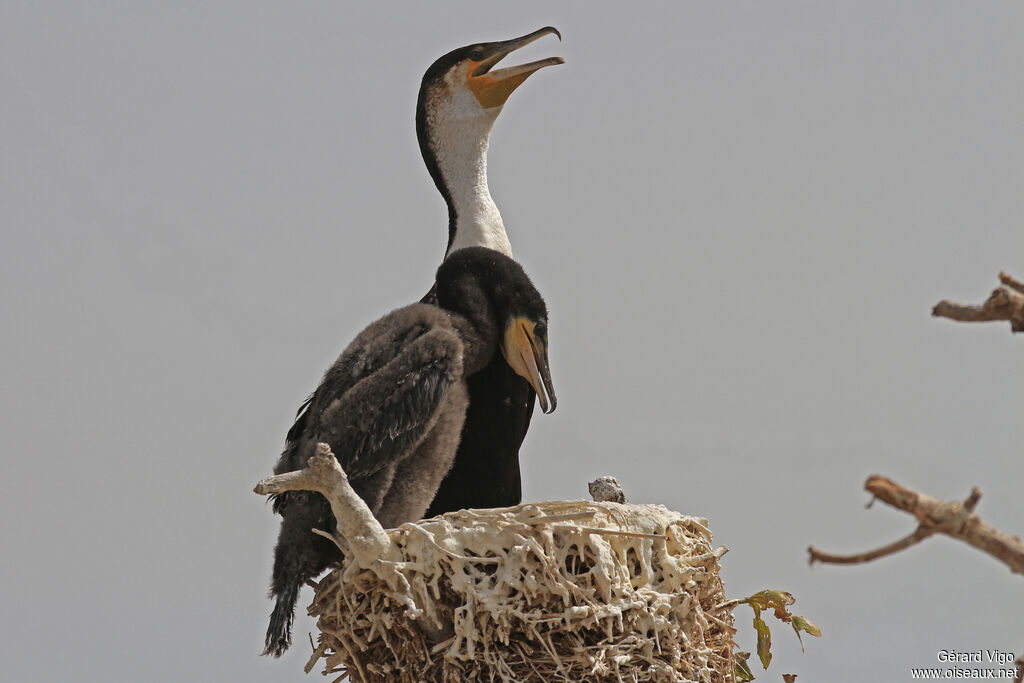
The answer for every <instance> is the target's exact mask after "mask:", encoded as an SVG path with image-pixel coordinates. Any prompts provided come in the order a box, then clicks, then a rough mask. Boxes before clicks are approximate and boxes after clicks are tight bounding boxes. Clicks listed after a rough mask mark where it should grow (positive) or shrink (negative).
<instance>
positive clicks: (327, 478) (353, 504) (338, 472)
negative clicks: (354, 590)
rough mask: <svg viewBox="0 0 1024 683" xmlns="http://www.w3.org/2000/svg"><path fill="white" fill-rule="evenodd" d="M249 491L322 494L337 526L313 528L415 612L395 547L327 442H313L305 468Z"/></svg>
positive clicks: (273, 479) (262, 483) (265, 482)
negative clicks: (312, 451) (311, 454)
mask: <svg viewBox="0 0 1024 683" xmlns="http://www.w3.org/2000/svg"><path fill="white" fill-rule="evenodd" d="M253 491H254V492H256V493H258V494H259V495H261V496H262V495H267V494H271V493H284V492H285V491H316V492H317V493H320V494H321V495H323V497H324V498H326V499H327V501H328V502H329V503H330V504H331V511H332V512H333V513H334V518H335V519H336V520H337V529H330V530H328V531H329V533H324V532H323V530H313V531H315V532H318V533H320V535H322V536H326V537H327V538H330V539H331V540H333V541H334V542H335V543H337V544H338V547H339V548H341V549H342V551H343V552H344V553H345V554H346V555H351V556H352V558H353V559H354V560H355V562H356V564H357V565H358V566H359V567H360V568H362V569H367V570H370V571H372V572H373V573H375V574H376V575H377V576H378V577H380V579H381V580H382V581H384V582H385V583H387V585H388V586H389V587H390V588H391V590H393V591H395V593H396V594H397V595H400V596H402V598H403V602H405V603H406V606H407V607H409V608H410V609H411V610H412V611H413V612H414V613H416V614H418V612H419V610H418V609H417V608H416V605H415V604H414V603H413V601H412V598H411V597H410V596H409V582H408V581H407V580H406V578H405V577H404V576H403V575H402V573H401V572H399V571H398V570H397V569H396V568H395V563H396V562H399V561H400V560H401V555H400V554H399V552H398V549H397V548H396V547H395V546H394V544H393V543H392V542H391V539H390V537H389V536H388V535H387V534H386V533H385V532H384V527H382V526H381V525H380V522H378V521H377V519H376V518H375V517H374V516H373V513H372V512H370V508H368V507H367V506H366V503H365V502H363V499H362V498H360V497H359V495H358V494H357V493H356V492H355V491H353V490H352V487H351V486H350V485H349V483H348V475H347V474H345V470H343V469H341V465H339V464H338V460H337V458H335V457H334V453H332V452H331V447H330V446H329V445H327V444H325V443H319V444H317V446H316V454H315V455H314V456H313V457H311V458H310V459H309V464H308V465H307V466H306V468H305V469H302V470H298V471H295V472H286V473H285V474H279V475H277V476H273V477H268V478H266V479H264V480H263V481H261V482H260V483H258V484H256V488H254V489H253Z"/></svg>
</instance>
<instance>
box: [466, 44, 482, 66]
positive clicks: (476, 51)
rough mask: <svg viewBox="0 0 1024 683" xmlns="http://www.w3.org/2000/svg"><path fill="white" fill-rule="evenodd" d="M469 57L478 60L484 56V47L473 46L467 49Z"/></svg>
mask: <svg viewBox="0 0 1024 683" xmlns="http://www.w3.org/2000/svg"><path fill="white" fill-rule="evenodd" d="M469 58H470V59H472V60H473V61H474V62H479V61H480V60H481V59H483V58H484V49H483V48H482V47H474V48H473V49H472V50H470V51H469Z"/></svg>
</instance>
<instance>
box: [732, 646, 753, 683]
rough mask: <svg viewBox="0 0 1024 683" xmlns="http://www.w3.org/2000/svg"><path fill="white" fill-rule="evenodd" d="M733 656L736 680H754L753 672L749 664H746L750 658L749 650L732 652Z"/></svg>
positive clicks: (743, 682) (741, 681)
mask: <svg viewBox="0 0 1024 683" xmlns="http://www.w3.org/2000/svg"><path fill="white" fill-rule="evenodd" d="M732 656H733V658H734V659H735V660H736V680H737V681H739V682H740V683H749V681H752V680H754V672H753V671H751V670H750V665H749V664H747V660H748V659H750V653H749V652H734V653H733V655H732Z"/></svg>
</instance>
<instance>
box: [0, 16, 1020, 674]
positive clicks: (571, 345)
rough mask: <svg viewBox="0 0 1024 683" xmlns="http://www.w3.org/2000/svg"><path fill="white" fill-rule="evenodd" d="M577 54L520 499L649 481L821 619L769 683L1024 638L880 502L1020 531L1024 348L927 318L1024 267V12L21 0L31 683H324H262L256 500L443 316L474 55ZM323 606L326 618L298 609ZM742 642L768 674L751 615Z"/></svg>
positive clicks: (533, 100) (553, 197)
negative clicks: (425, 146) (399, 315)
mask: <svg viewBox="0 0 1024 683" xmlns="http://www.w3.org/2000/svg"><path fill="white" fill-rule="evenodd" d="M548 24H551V25H554V26H557V27H558V28H559V29H560V30H561V31H562V34H563V36H564V42H562V43H558V42H557V41H556V40H555V39H553V38H546V39H544V40H542V41H540V42H538V43H536V44H535V45H533V46H531V47H530V48H528V49H526V50H524V51H523V53H521V54H522V58H523V61H525V60H527V59H536V58H541V57H547V56H552V55H560V56H563V57H565V58H566V60H567V63H566V64H565V65H564V66H559V67H554V68H550V69H545V70H544V71H542V72H540V73H538V74H537V75H536V76H534V77H533V78H531V79H530V81H529V82H528V83H526V84H525V85H524V86H523V87H522V88H521V89H520V90H519V91H517V92H516V93H515V94H514V95H513V96H512V97H511V99H510V101H509V104H508V105H507V106H506V107H505V111H504V112H503V113H502V115H501V117H500V118H499V119H498V122H497V125H496V127H495V131H494V135H493V138H492V144H491V154H490V179H491V188H492V192H493V194H494V196H495V199H496V201H497V203H498V205H499V207H500V208H501V210H502V213H503V215H504V218H505V223H506V225H507V226H508V229H509V234H510V238H511V241H512V245H513V249H514V250H515V252H516V255H517V257H518V258H519V259H520V260H521V262H522V263H523V264H524V265H525V267H526V269H527V271H528V272H530V273H531V274H532V276H533V278H534V281H535V282H536V283H537V285H538V287H539V288H540V289H541V291H542V292H544V294H545V295H546V298H547V300H548V304H549V308H550V310H551V365H552V373H553V376H554V380H555V385H556V389H557V392H558V398H559V402H558V410H557V411H556V412H555V413H554V414H552V415H546V416H545V415H539V414H538V415H537V416H536V418H535V420H534V424H533V427H532V429H531V431H530V434H529V436H528V437H527V441H526V445H525V447H524V449H523V458H522V460H523V468H524V494H525V498H526V499H527V500H542V499H558V498H578V497H583V496H585V495H586V482H587V481H588V480H590V479H592V478H594V477H595V476H597V475H602V474H613V475H616V476H618V477H619V479H620V481H622V483H623V484H624V485H625V487H626V489H627V492H628V493H629V494H630V496H631V498H632V499H634V500H636V501H641V502H660V503H664V504H665V505H667V506H669V507H670V508H673V509H676V510H679V511H681V512H685V513H690V514H697V515H703V516H707V517H708V518H709V519H710V520H711V525H712V529H713V531H714V532H715V534H716V540H717V542H719V543H723V544H726V545H728V546H729V547H730V548H731V552H730V553H729V554H728V555H727V556H726V557H725V559H724V567H725V568H724V578H725V581H726V588H727V591H728V592H729V593H730V594H731V595H735V596H741V595H747V594H749V593H751V592H754V591H756V590H759V589H762V588H766V587H773V588H781V589H785V590H789V591H791V592H793V593H794V594H795V595H796V596H797V599H798V602H797V604H796V605H795V611H796V612H797V613H801V614H804V615H806V616H808V617H810V618H811V619H813V620H814V621H816V622H817V623H818V624H819V625H820V626H821V628H822V630H823V631H824V637H823V638H821V639H813V638H809V639H806V640H807V641H808V642H807V652H806V653H805V654H801V653H800V649H799V646H798V645H797V643H796V639H795V638H794V637H793V636H792V634H791V633H789V632H787V631H786V630H785V629H784V628H782V627H781V626H780V627H779V628H778V630H777V631H776V636H775V650H774V651H775V655H776V656H775V661H774V662H773V664H772V667H771V669H770V670H769V671H768V672H765V673H764V674H763V676H762V680H775V681H777V680H780V674H781V673H784V672H794V673H797V674H799V675H800V678H799V679H798V680H800V681H808V683H809V682H811V681H823V682H828V683H853V682H857V683H860V682H863V681H874V680H878V681H895V682H898V681H907V680H911V679H910V671H909V670H910V668H911V667H925V666H935V665H937V662H936V653H937V652H938V651H939V650H941V649H955V650H971V649H979V648H986V649H1000V650H1003V651H1013V652H1015V653H1018V654H1019V653H1020V652H1021V651H1022V649H1024V621H1022V620H1021V618H1020V610H1021V605H1022V601H1024V581H1022V579H1021V578H1020V577H1014V576H1012V575H1011V574H1010V573H1009V571H1007V570H1006V569H1005V568H1004V567H1003V566H1002V565H1000V564H998V563H996V562H995V561H994V560H991V559H989V558H986V557H985V556H983V555H981V554H980V553H978V552H976V551H974V550H972V549H969V548H966V547H964V546H962V545H959V544H956V543H954V542H952V541H949V540H946V539H942V538H937V539H931V540H929V541H928V542H927V543H926V544H924V545H922V546H919V547H917V548H914V549H912V550H910V551H908V552H905V553H903V554H902V555H900V556H897V557H893V558H889V559H886V560H883V561H880V562H878V563H876V564H872V565H868V566H862V567H857V568H836V567H815V568H813V569H812V568H808V567H807V564H806V552H805V550H806V547H807V546H808V545H809V544H812V543H813V544H816V545H818V546H820V547H822V548H824V549H829V550H835V551H857V550H864V549H868V548H871V547H874V546H876V545H881V544H883V543H886V542H889V541H891V540H894V539H895V538H897V537H899V536H901V535H903V534H905V533H908V532H909V531H910V530H912V528H913V524H912V522H911V520H910V519H909V518H907V517H906V516H905V515H902V513H898V512H895V511H891V510H889V509H886V508H884V507H883V506H881V505H879V506H875V507H874V508H873V509H871V510H867V511H866V510H864V509H863V504H864V503H865V502H866V500H867V496H866V494H864V493H863V492H862V490H861V486H862V484H863V481H864V479H865V478H866V477H867V476H868V475H869V474H871V473H875V472H878V473H883V474H887V475H889V476H892V477H894V478H896V479H897V480H899V481H901V482H903V483H905V484H908V485H911V486H916V487H919V488H921V489H923V490H926V491H928V492H930V493H932V494H934V495H937V496H940V497H945V498H962V497H964V496H965V495H966V494H967V493H968V491H969V490H970V488H971V486H973V485H979V486H981V487H982V489H983V490H984V492H985V495H984V497H983V499H982V502H981V505H980V507H979V512H980V513H981V515H982V516H983V517H984V518H985V519H986V520H987V521H989V522H990V523H992V524H994V525H996V526H999V527H1002V528H1003V529H1005V530H1006V531H1009V532H1013V533H1018V534H1019V533H1020V532H1021V531H1022V530H1024V497H1022V496H1021V493H1020V491H1021V485H1020V482H1021V480H1022V479H1024V459H1022V458H1021V449H1020V444H1021V443H1022V441H1024V432H1022V427H1021V417H1020V416H1021V409H1022V407H1024V390H1022V388H1021V382H1020V377H1021V373H1022V371H1024V349H1022V346H1021V345H1022V343H1024V340H1022V339H1017V338H1013V337H1011V335H1010V334H1009V330H1008V329H1007V326H1004V325H989V326H973V327H967V326H957V325H954V324H953V323H949V322H946V321H938V320H933V319H931V318H930V317H929V311H930V308H931V306H932V304H934V303H935V302H936V301H937V300H939V299H941V298H944V297H952V298H958V299H961V300H966V301H980V300H981V299H983V298H984V297H985V296H986V295H987V294H988V292H989V291H990V290H991V289H992V287H993V286H994V285H995V282H996V281H995V276H996V273H997V272H998V271H999V270H1000V269H1006V270H1008V271H1010V272H1014V273H1016V274H1017V275H1018V276H1024V191H1022V190H1024V85H1022V83H1024V81H1022V74H1024V40H1022V39H1021V36H1022V35H1024V4H1022V3H1021V2H1019V0H1001V1H990V2H984V3H982V2H948V1H942V0H921V1H919V2H893V1H891V0H888V1H886V2H844V3H836V2H822V1H820V0H815V1H813V2H812V1H807V2H795V1H776V2H759V1H754V0H751V1H748V2H728V3H723V2H699V3H697V2H665V3H597V2H587V3H583V2H575V3H551V2H516V3H506V4H504V5H494V6H490V5H484V6H481V5H479V4H472V3H440V2H434V3H416V4H409V5H408V6H402V7H399V6H394V5H393V6H388V7H385V6H384V5H370V4H368V3H367V4H364V5H355V4H350V3H340V2H290V3H283V2H265V1H262V0H245V1H244V2H241V1H239V2H219V3H196V2H181V3H153V2H93V3H72V2H64V3H55V2H15V1H13V0H0V82H2V86H3V87H2V93H3V94H2V97H0V225H2V229H3V248H2V250H0V319H2V321H3V322H2V325H0V348H2V349H3V353H2V361H0V362H2V365H0V374H2V385H3V393H2V398H0V400H2V403H0V420H2V422H0V435H2V449H3V453H4V457H3V459H2V464H0V473H2V474H0V478H2V481H3V482H4V494H3V496H0V515H2V518H3V526H2V538H0V544H2V548H3V552H2V553H0V585H2V586H3V589H2V590H3V607H2V610H0V611H2V613H3V615H4V618H3V625H2V626H0V661H2V662H3V667H4V671H5V673H4V679H5V680H11V681H19V682H21V681H55V680H76V681H81V682H91V681H105V682H107V681H134V680H138V679H139V678H140V677H141V678H145V679H147V680H153V681H182V680H187V681H193V682H202V681H218V682H221V681H229V680H238V681H247V682H250V683H256V682H258V681H268V682H269V681H284V680H296V681H298V680H304V679H306V680H319V675H318V674H311V675H310V677H308V678H306V677H304V675H303V674H302V670H301V668H302V664H303V663H304V662H305V660H306V658H307V656H308V652H309V650H308V643H306V642H305V641H306V633H307V632H309V631H310V630H312V624H311V622H310V621H309V620H308V619H305V618H304V617H303V618H302V619H300V621H299V623H298V625H297V637H296V646H295V647H293V649H292V651H291V652H290V653H289V655H288V656H287V657H285V658H284V659H282V660H280V661H272V660H268V659H266V658H261V657H258V656H257V655H258V653H259V651H260V649H261V648H262V640H263V633H264V629H265V627H266V618H267V614H268V613H269V610H270V607H271V603H270V602H269V601H268V600H267V599H266V598H265V592H266V588H267V584H268V580H269V572H270V560H271V555H270V554H271V547H272V544H273V540H274V537H275V534H276V530H277V520H276V518H274V517H273V516H272V515H271V512H270V509H269V507H268V506H267V505H265V504H264V502H263V501H262V500H261V499H259V498H258V497H257V496H255V495H254V494H252V493H251V488H252V486H253V484H255V482H256V481H257V480H258V479H260V478H261V477H263V476H265V475H266V474H268V473H269V471H270V468H271V466H272V464H273V462H274V461H275V459H276V457H277V455H278V453H279V451H280V448H281V446H282V442H283V438H284V433H285V431H286V430H287V428H288V426H289V424H290V420H291V417H292V415H293V414H294V411H295V408H296V407H297V406H298V404H299V403H300V402H301V401H302V399H303V398H304V397H305V396H306V394H307V393H308V392H309V391H311V390H312V388H313V387H314V386H315V384H316V382H317V380H318V379H319V376H320V374H321V372H322V371H323V370H324V369H325V368H326V367H327V365H328V364H329V363H330V362H331V361H332V360H333V359H334V358H335V357H336V355H337V353H338V352H339V351H340V350H341V349H342V348H343V347H344V345H345V344H346V343H347V342H348V341H349V340H350V339H351V337H352V336H353V335H354V334H355V333H356V332H357V331H358V330H359V329H361V328H362V327H363V326H364V325H365V324H366V323H368V322H369V321H370V320H372V319H374V318H375V317H377V316H378V315H380V314H382V313H384V312H386V311H387V310H389V309H391V308H393V307H396V306H399V305H402V304H405V303H408V302H410V301H412V300H415V299H417V298H419V296H421V295H422V294H423V292H425V291H426V289H427V288H428V287H429V286H430V283H431V280H432V277H433V271H434V269H435V268H436V266H437V264H438V261H439V259H440V257H441V255H442V253H443V250H444V242H445V239H446V220H445V214H444V207H443V203H442V201H441V199H440V197H439V196H438V195H437V194H436V192H435V190H434V188H433V185H432V183H431V182H430V179H429V177H428V175H427V173H426V171H425V170H424V168H423V166H422V163H421V161H420V158H419V151H418V148H417V146H416V142H415V134H414V129H413V109H414V104H415V97H416V90H417V87H418V84H419V79H420V76H421V75H422V73H423V71H424V70H425V69H426V67H427V66H428V65H429V64H430V63H431V62H432V61H433V60H434V59H435V58H436V57H438V56H440V55H441V54H442V53H444V52H446V51H448V50H449V49H452V48H454V47H457V46H460V45H464V44H467V43H470V42H475V41H479V40H497V39H504V38H510V37H514V36H518V35H521V34H523V33H526V32H527V31H530V30H533V29H536V28H538V27H541V26H544V25H548ZM304 597H306V596H304ZM737 614H738V617H739V620H740V621H741V622H742V623H743V624H744V630H743V631H742V632H741V634H740V636H739V638H740V642H741V644H742V645H743V646H744V647H746V648H747V649H752V648H753V645H754V635H753V632H752V630H751V629H750V628H749V614H747V613H745V612H744V611H742V610H741V611H739V612H738V613H737Z"/></svg>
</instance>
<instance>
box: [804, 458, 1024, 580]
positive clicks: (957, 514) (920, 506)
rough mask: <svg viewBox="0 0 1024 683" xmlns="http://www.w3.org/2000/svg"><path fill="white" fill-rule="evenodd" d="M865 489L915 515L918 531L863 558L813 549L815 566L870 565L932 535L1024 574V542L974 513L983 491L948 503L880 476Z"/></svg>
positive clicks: (870, 478) (973, 492)
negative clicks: (952, 540) (975, 550)
mask: <svg viewBox="0 0 1024 683" xmlns="http://www.w3.org/2000/svg"><path fill="white" fill-rule="evenodd" d="M864 489H865V490H866V491H868V493H871V494H873V495H874V496H875V497H876V498H878V499H879V500H881V501H882V502H883V503H887V504H889V505H891V506H893V507H895V508H899V509H900V510H903V511H905V512H909V513H910V514H912V515H914V517H916V518H917V521H918V523H919V524H920V526H918V529H917V531H915V532H914V533H913V534H911V535H910V536H908V537H907V538H905V539H903V540H901V541H897V542H896V543H892V544H890V545H888V546H886V547H885V548H880V549H879V550H876V551H872V552H869V553H861V554H859V555H848V556H843V555H830V554H827V553H823V552H821V551H820V550H818V549H816V548H815V547H813V546H811V547H810V548H808V549H807V551H808V552H809V553H810V560H811V563H812V564H813V563H814V562H823V563H834V564H855V563H858V562H869V561H871V560H873V559H876V558H878V557H882V556H884V555H889V554H892V553H894V552H897V551H899V550H902V549H904V548H907V547H909V546H911V545H914V544H915V543H918V542H920V541H922V540H924V539H925V538H927V537H928V536H931V535H932V534H935V533H941V534H946V535H947V536H952V537H953V538H958V539H960V540H961V541H963V542H965V543H968V544H970V545H972V546H974V547H975V548H978V549H979V550H981V551H983V552H985V553H987V554H989V555H991V556H992V557H994V558H996V559H997V560H999V561H1000V562H1003V563H1004V564H1005V565H1006V566H1008V567H1009V568H1010V570H1011V571H1013V572H1014V573H1017V574H1024V543H1021V540H1020V539H1019V538H1017V537H1014V536H1010V535H1008V534H1005V533H1003V532H1002V531H1000V530H999V529H996V528H995V527H992V526H989V525H988V524H986V523H985V522H983V521H981V518H980V517H978V515H976V514H975V513H974V508H975V506H976V505H977V504H978V500H980V499H981V490H980V489H978V488H974V489H973V490H972V491H971V494H970V495H969V496H968V497H967V500H965V501H964V502H962V503H961V502H959V501H951V502H947V501H944V500H939V499H938V498H933V497H931V496H929V495H926V494H924V493H920V492H918V491H914V490H913V489H909V488H907V487H905V486H901V485H900V484H898V483H896V482H895V481H893V480H891V479H887V478H885V477H880V476H878V475H877V474H876V475H872V476H871V477H868V480H867V481H866V482H865V483H864Z"/></svg>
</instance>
